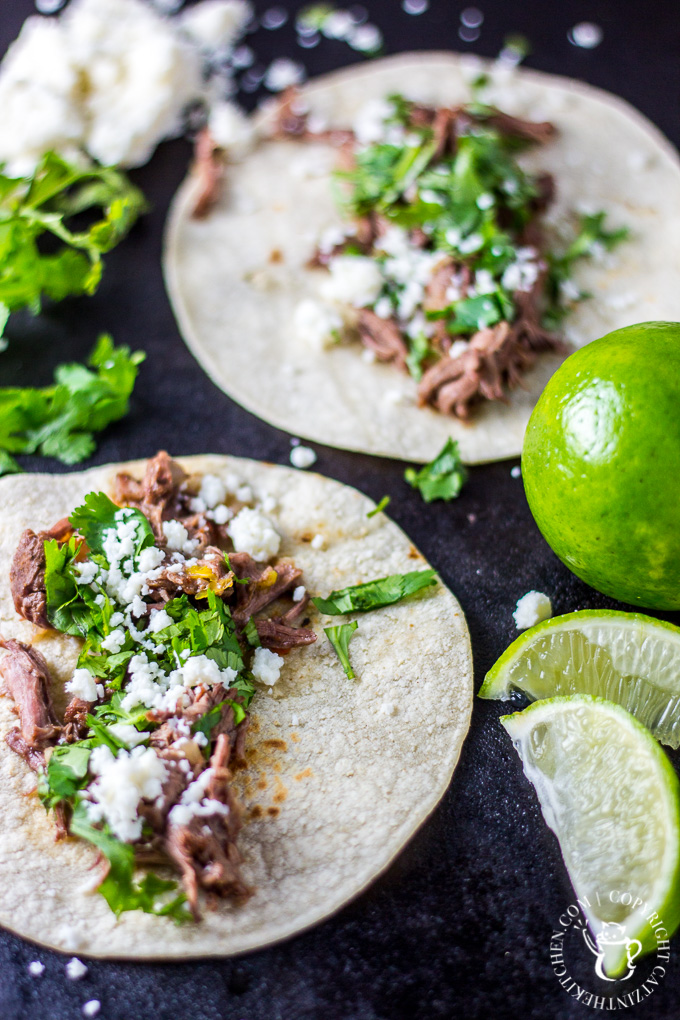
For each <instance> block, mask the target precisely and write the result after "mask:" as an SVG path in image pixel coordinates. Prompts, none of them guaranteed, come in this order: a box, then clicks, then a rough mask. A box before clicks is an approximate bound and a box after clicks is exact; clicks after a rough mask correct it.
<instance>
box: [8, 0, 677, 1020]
mask: <svg viewBox="0 0 680 1020" xmlns="http://www.w3.org/2000/svg"><path fill="white" fill-rule="evenodd" d="M256 6H257V9H258V10H259V11H260V12H262V11H263V10H265V9H266V8H267V6H269V5H268V4H267V3H258V4H257V5H256ZM365 6H366V7H367V8H369V10H370V16H371V18H372V20H374V21H376V22H377V23H378V24H379V25H380V27H381V28H382V30H383V32H384V35H385V41H386V51H387V52H388V53H391V52H397V51H399V50H403V49H409V48H457V47H458V48H461V49H468V50H469V49H473V48H474V49H475V50H476V51H477V52H480V53H483V54H486V55H489V56H493V55H495V54H496V53H497V52H498V50H499V48H500V46H501V44H502V40H503V38H504V36H505V35H506V34H507V33H508V32H517V31H519V32H522V33H524V34H525V35H526V36H528V38H529V39H530V40H531V42H532V45H533V54H532V56H531V57H530V58H529V60H528V61H527V63H528V65H529V66H532V67H536V68H540V69H541V70H544V71H550V72H557V73H562V74H567V75H572V76H575V77H580V78H583V79H585V80H587V81H590V82H592V83H594V84H596V85H599V86H602V87H604V88H608V89H611V90H612V91H614V92H617V93H619V94H620V95H622V96H624V97H625V98H627V99H628V100H630V101H632V102H633V103H635V104H636V105H637V106H638V107H639V108H640V109H641V110H642V111H643V112H644V113H646V114H647V115H648V116H649V117H651V118H652V120H654V121H655V122H656V123H657V124H658V125H659V126H660V127H661V128H662V129H664V130H665V131H666V132H667V133H668V134H669V135H670V137H671V138H672V139H673V140H674V141H675V142H676V143H677V142H678V141H679V140H680V128H679V127H678V124H679V123H680V121H679V120H678V114H679V112H680V110H679V107H680V90H679V89H678V84H679V81H678V78H679V75H678V55H679V53H680V47H679V45H678V44H679V42H680V38H679V36H680V22H678V19H677V8H676V5H675V4H674V3H672V2H668V3H663V2H662V0H655V2H649V0H648V2H647V3H645V4H642V3H638V2H627V3H624V2H623V0H618V2H615V0H590V2H588V3H585V2H583V0H562V2H561V3H559V4H546V3H545V2H539V0H505V2H503V0H480V6H481V8H482V10H483V12H484V14H485V21H484V25H483V27H482V31H481V35H480V38H479V40H478V41H477V42H475V43H474V44H473V45H472V46H470V45H468V46H466V45H464V44H462V43H461V42H460V41H459V39H458V36H457V33H458V27H459V24H460V22H459V15H460V12H461V10H462V8H463V7H464V6H465V5H464V3H458V4H453V3H451V2H450V0H431V5H430V10H429V12H428V13H427V14H425V15H423V16H420V17H412V16H409V15H407V14H406V13H404V12H403V11H402V9H401V5H400V4H399V3H398V0H372V2H369V0H367V2H366V4H365ZM31 11H32V4H31V3H30V2H29V0H3V3H2V11H1V13H0V50H1V49H2V48H4V46H5V45H6V44H7V43H8V42H9V40H10V39H12V38H13V37H14V36H15V35H16V33H17V31H18V29H19V27H20V24H21V22H22V20H23V18H24V17H25V16H26V15H27V14H29V13H31ZM586 19H588V20H592V21H595V22H597V23H599V24H600V25H602V27H603V29H604V41H603V43H602V45H601V46H600V47H599V48H598V49H595V50H592V51H586V50H579V49H576V48H575V47H574V46H572V45H571V44H570V43H569V42H568V40H567V31H568V29H569V28H570V27H571V26H572V25H574V24H575V23H577V22H579V21H581V20H586ZM249 42H251V44H252V45H253V46H254V48H255V50H256V53H257V55H258V59H259V60H261V61H262V62H263V63H266V62H267V61H268V60H269V59H271V57H273V56H275V55H281V54H288V55H291V56H295V57H297V58H298V59H302V60H304V61H305V62H306V64H307V66H308V68H309V69H310V71H311V72H312V73H316V72H320V71H323V70H329V69H331V68H333V67H337V66H342V65H343V64H347V63H350V62H351V61H353V60H356V59H358V58H357V56H356V54H354V53H352V51H351V50H349V49H348V48H347V47H346V46H345V45H344V44H342V43H339V42H326V41H324V42H323V43H322V44H321V45H320V46H319V47H318V48H316V49H313V50H309V51H306V50H301V49H299V48H298V47H297V46H296V43H295V35H294V32H293V29H292V25H291V23H290V22H289V24H288V25H286V26H285V27H284V28H282V29H280V30H278V31H276V32H267V31H264V30H259V31H258V32H257V33H256V34H254V35H252V36H251V37H250V39H249ZM0 125H1V113H0ZM0 129H1V127H0ZM188 153H189V149H188V147H187V145H186V144H185V143H183V142H172V143H169V144H166V145H164V146H162V147H161V149H160V151H159V152H158V153H157V154H156V156H155V157H154V159H153V160H152V162H151V163H150V165H149V166H147V167H144V168H143V169H141V170H139V171H137V172H135V174H134V177H135V179H136V180H137V181H138V183H139V184H140V185H141V186H142V187H143V188H144V190H145V191H146V193H147V194H148V195H149V197H150V198H151V199H152V201H153V211H152V213H151V214H150V215H149V216H147V217H146V218H145V220H144V221H143V222H142V223H141V224H140V225H139V226H138V227H137V228H136V229H135V231H134V233H133V235H132V236H131V237H130V238H129V239H128V240H127V241H126V242H125V244H123V245H122V246H121V247H120V248H119V249H118V250H117V251H115V252H113V253H112V254H111V255H110V256H109V257H108V258H107V270H106V273H105V277H104V282H103V284H102V287H101V289H100V291H99V293H98V294H97V296H96V297H95V298H93V299H82V300H78V301H68V302H64V303H63V304H62V305H60V306H58V307H56V308H54V309H53V310H51V311H50V312H49V314H46V315H45V316H44V317H43V318H42V319H41V320H39V321H35V320H32V321H29V322H24V321H21V320H19V319H17V320H15V321H13V322H12V324H11V329H10V336H11V339H12V343H11V346H10V349H9V351H8V352H7V353H5V354H3V355H2V357H1V358H0V384H2V385H11V384H24V385H27V384H30V385H36V384H44V383H47V382H48V381H49V378H50V375H51V369H52V367H53V366H54V365H55V364H56V363H57V362H59V361H63V360H68V359H76V358H77V359H83V358H84V357H85V356H86V354H87V352H88V350H89V348H90V346H91V345H92V343H93V341H94V339H95V336H96V335H97V333H98V332H99V331H101V330H104V329H106V330H110V331H111V332H112V333H113V335H114V337H115V339H116V340H117V341H118V342H125V343H128V344H131V345H133V346H140V347H142V348H144V349H145V350H146V351H147V352H148V355H149V357H148V360H147V362H146V364H145V365H144V366H143V369H142V372H141V376H140V381H139V386H138V390H137V393H136V396H135V400H134V406H133V410H132V413H131V415H130V416H129V417H128V418H127V419H126V420H125V421H123V422H121V423H119V424H118V425H116V426H114V427H112V428H111V429H109V431H108V432H107V433H106V434H105V435H104V436H103V437H102V438H101V442H100V444H99V448H98V450H97V454H96V457H95V458H93V460H92V462H91V463H105V462H107V461H115V460H119V459H127V458H129V457H144V456H147V455H149V454H152V453H153V452H154V451H155V450H156V449H157V448H158V447H159V446H165V447H167V448H168V449H169V450H171V451H173V452H175V453H178V454H180V453H181V454H189V453H199V452H207V451H210V452H225V453H226V452H229V453H234V454H239V455H246V456H252V457H256V458H262V459H268V460H272V461H277V462H279V463H287V460H288V453H289V450H290V437H289V436H287V435H285V434H283V433H281V432H278V431H277V430H275V429H273V428H271V427H269V426H268V425H266V424H264V423H263V422H260V421H258V420H257V419H255V418H253V417H252V416H251V415H249V414H247V413H246V412H245V411H243V410H242V409H241V408H239V407H237V406H236V405H235V404H234V403H232V401H231V400H229V399H228V398H227V397H226V396H225V395H224V394H222V393H221V392H220V391H219V390H218V389H216V388H215V387H214V386H213V385H212V383H211V382H210V381H209V380H208V379H207V377H206V376H205V375H204V374H203V372H202V371H201V369H200V368H199V367H198V365H197V364H196V363H195V362H194V360H193V358H192V357H191V355H190V354H189V352H188V350H187V349H186V348H185V347H184V344H183V343H182V341H181V339H180V337H179V334H178V332H177V328H176V326H175V323H174V321H173V317H172V314H171V311H170V308H169V305H168V302H167V299H166V297H165V293H164V290H163V283H162V278H161V269H160V250H161V234H162V227H163V219H164V215H165V211H166V209H167V205H168V201H169V199H170V197H171V195H172V193H173V191H174V189H175V187H176V186H177V185H178V184H179V182H180V180H181V178H182V176H183V174H184V171H185V167H186V162H187V158H188ZM318 454H319V460H318V465H317V466H318V469H319V470H320V471H322V472H324V473H326V474H328V475H330V476H332V477H334V478H338V479H340V480H341V481H345V482H350V483H351V484H353V485H356V486H358V487H359V488H360V489H362V490H363V491H365V492H367V493H368V494H370V495H371V496H372V497H374V498H375V499H376V500H377V499H379V498H380V497H381V496H383V495H384V494H385V493H390V494H391V495H392V503H391V506H390V512H391V514H392V516H393V517H394V519H395V520H396V521H398V523H399V524H400V525H402V526H403V527H404V528H405V530H406V531H407V532H408V533H409V534H410V535H411V536H412V538H413V539H414V540H415V541H416V542H417V543H418V544H419V546H420V547H421V549H422V550H423V552H424V554H425V555H426V556H427V557H428V558H429V559H430V560H431V562H432V563H433V564H434V565H435V566H436V567H437V568H438V570H439V571H440V572H441V575H442V577H443V579H444V581H445V582H446V583H448V584H449V585H450V586H451V588H452V589H453V590H454V591H455V592H456V594H457V595H458V597H459V599H460V601H461V602H462V605H463V608H464V610H465V612H466V614H467V618H468V621H469V625H470V631H471V634H472V643H473V649H474V656H475V667H476V683H477V686H478V685H479V683H480V682H481V678H482V677H483V675H484V673H485V671H486V670H487V669H488V667H489V666H490V665H491V664H492V662H493V661H494V660H495V658H496V657H497V656H498V655H499V654H500V652H501V651H502V650H503V649H504V648H505V647H506V645H507V644H508V643H509V642H510V640H511V639H512V638H513V637H514V636H515V632H514V630H513V621H512V617H511V612H512V610H513V608H514V604H515V602H516V600H517V598H518V597H519V596H521V595H522V594H523V593H524V592H525V591H527V590H528V589H530V588H537V589H539V590H542V591H546V592H548V593H549V594H550V595H551V596H552V598H553V604H554V608H555V611H556V612H557V613H561V612H566V611H570V610H574V609H583V608H594V607H600V606H615V605H616V604H615V603H613V602H611V601H610V600H608V599H606V598H604V597H603V596H600V595H598V594H597V593H595V592H593V591H592V590H591V589H589V588H587V587H586V586H585V585H584V584H582V583H580V582H579V581H578V580H576V578H574V577H573V576H572V575H570V574H569V573H568V572H567V570H566V569H565V568H564V567H562V565H561V564H560V563H559V562H558V561H557V559H556V558H555V557H554V556H553V554H552V553H551V551H550V550H549V549H548V547H547V546H546V544H545V543H544V541H543V540H542V538H541V536H540V535H539V533H538V531H537V529H536V527H535V525H534V523H533V521H532V518H531V516H530V514H529V510H528V508H527V505H526V502H525V500H524V496H523V491H522V483H521V480H519V479H514V478H512V477H511V475H510V469H511V467H512V466H513V464H515V463H516V462H514V461H513V462H510V461H507V462H504V463H500V464H495V465H490V466H486V467H479V468H476V469H474V470H473V471H472V473H471V478H470V481H469V484H468V485H467V487H466V488H465V489H464V491H463V494H462V495H461V497H460V499H459V500H458V501H457V502H455V503H454V504H452V505H448V506H447V505H441V504H439V505H436V504H435V505H433V506H430V507H426V506H425V505H424V504H423V503H422V502H420V500H419V498H418V496H417V495H416V494H415V493H413V492H411V491H410V490H409V489H408V488H407V487H406V486H405V484H404V483H403V481H402V472H403V465H402V464H399V463H396V462H390V461H386V460H379V459H376V458H371V457H366V456H359V455H356V454H350V453H344V452H339V451H334V450H331V449H327V448H323V447H319V448H318ZM27 468H28V469H29V470H37V469H49V470H60V467H59V465H55V464H54V463H53V462H41V461H39V460H37V459H34V460H32V461H31V462H30V464H27ZM668 618H669V619H671V618H672V617H670V616H669V617H668ZM676 619H677V617H676ZM503 711H504V709H503V707H502V706H500V705H498V704H489V703H484V702H478V703H476V704H475V708H474V714H473V720H472V727H471V730H470V734H469V737H468V739H467V742H466V744H465V747H464V748H463V754H462V759H461V762H460V765H459V767H458V769H457V771H456V774H455V777H454V780H453V783H452V785H451V788H450V789H449V790H448V792H447V794H446V796H445V797H444V799H443V801H442V803H441V805H440V807H439V808H438V809H437V811H436V812H435V813H434V815H433V817H432V818H431V819H430V820H429V821H428V822H427V824H426V825H424V826H423V828H422V829H421V831H420V832H419V833H418V834H417V835H416V836H415V837H414V839H413V840H412V841H411V843H410V844H409V846H408V847H407V848H406V850H405V851H404V852H403V853H402V854H401V856H400V857H399V859H398V860H397V861H395V863H394V864H393V866H392V867H391V868H390V870H389V871H388V873H387V874H386V875H384V876H383V877H382V878H381V879H379V880H378V881H377V882H376V883H374V885H373V886H372V887H371V888H370V889H369V890H368V891H367V892H366V893H364V894H363V895H362V896H361V897H359V899H358V900H357V901H356V902H354V903H352V904H350V905H349V906H347V907H346V908H345V909H344V910H342V911H341V912H340V913H339V914H338V915H337V916H335V917H334V918H332V919H331V920H329V921H327V922H326V923H325V924H323V925H321V926H319V927H317V928H316V929H314V930H313V931H311V932H308V933H306V934H304V935H301V936H299V937H298V938H294V939H291V940H289V941H288V942H286V943H285V944H283V945H280V946H278V947H276V948H273V949H269V950H265V951H263V952H259V953H253V954H250V955H248V956H246V957H243V958H241V959H237V960H206V961H205V962H199V963H187V964H182V963H180V962H175V963H171V964H166V965H164V964H158V965H147V964H136V965H135V964H130V963H115V962H114V963H103V962H92V963H91V964H90V965H89V973H88V975H87V977H86V978H85V979H84V980H83V981H81V982H79V983H73V982H68V981H66V980H65V976H64V962H65V960H64V958H62V957H61V956H59V955H58V954H56V953H51V952H48V951H46V950H44V949H40V948H36V947H35V946H32V945H30V944H28V943H26V942H24V941H22V940H21V939H19V938H16V937H15V936H13V935H10V934H8V933H6V932H0V1020H29V1018H30V1020H33V1018H35V1020H67V1018H76V1017H79V1016H80V1015H81V1012H80V1010H81V1006H82V1004H83V1003H84V1002H85V1001H86V1000H88V999H92V998H97V999H99V1000H100V1001H101V1003H102V1012H101V1016H102V1017H104V1018H106V1020H142V1018H144V1020H146V1018H153V1020H189V1018H191V1020H302V1018H316V1017H324V1018H327V1020H430V1018H435V1017H444V1018H449V1017H470V1018H472V1017H488V1016H494V1017H496V1018H498V1020H502V1018H509V1020H514V1018H529V1017H531V1018H536V1020H544V1018H547V1017H551V1018H556V1020H558V1018H559V1020H566V1018H572V1017H580V1016H586V1015H587V1013H588V1009H587V1007H586V1006H584V1005H583V1004H581V1003H576V1002H574V1001H573V999H570V998H569V996H568V995H567V993H566V992H565V991H564V990H563V989H562V988H561V987H560V986H559V984H558V982H557V979H556V977H555V976H554V974H553V972H552V970H551V968H550V963H549V940H550V933H551V931H552V928H553V926H554V925H556V924H557V922H558V918H559V916H560V914H561V912H562V911H564V909H565V908H566V906H567V905H568V904H569V903H571V902H572V900H573V894H572V892H571V889H570V886H569V883H568V880H567V877H566V874H565V871H564V867H563V865H562V862H561V859H560V854H559V849H558V846H557V843H556V841H555V839H554V837H553V836H552V834H551V833H550V832H549V831H548V829H547V828H546V826H545V825H544V823H543V821H542V818H541V815H540V811H539V808H538V805H537V802H536V799H535V796H534V794H533V791H532V789H531V788H530V786H529V784H528V783H527V782H526V780H525V779H524V778H523V776H522V772H521V768H520V764H519V761H518V759H517V757H516V755H515V754H514V752H513V751H512V749H511V747H510V745H509V741H508V739H507V737H506V736H505V734H504V732H503V730H502V729H501V727H500V726H499V724H498V722H497V717H498V716H499V715H500V714H502V712H503ZM679 947H680V943H678V942H677V941H676V943H675V944H674V950H675V952H674V953H673V954H672V956H671V962H670V964H669V965H668V974H667V976H666V979H665V981H664V983H663V984H662V986H661V988H660V989H659V990H657V991H656V992H655V994H654V995H653V997H652V998H651V999H650V1000H649V1001H648V1002H646V1003H645V1004H644V1005H638V1006H633V1007H632V1008H630V1009H629V1014H634V1015H636V1016H637V1015H640V1016H643V1015H644V1017H646V1018H648V1020H651V1018H657V1020H662V1018H671V1017H677V1015H678V1008H677V1005H676V1003H677V1000H678V995H679V994H680V966H679V964H678V958H680V948H679ZM35 959H39V960H42V961H43V962H44V963H45V964H46V971H45V974H44V975H43V977H42V978H31V977H29V975H28V973H27V970H26V967H27V964H28V963H29V962H30V961H31V960H35ZM571 959H572V971H573V973H574V974H575V975H576V976H577V977H579V976H580V978H581V980H582V981H583V982H584V983H585V984H587V986H588V987H589V988H590V989H591V990H594V991H596V992H597V994H600V995H602V994H605V993H606V994H611V986H608V987H606V988H605V986H604V985H602V984H601V983H600V987H599V988H595V985H596V984H597V982H596V981H595V979H594V977H593V969H592V968H593V957H592V956H590V957H589V954H588V953H586V951H585V950H584V949H580V950H579V948H578V945H576V943H574V946H573V947H572V957H571ZM638 973H642V968H640V971H638ZM635 980H637V975H636V979H635ZM629 983H630V982H629ZM617 991H618V992H619V994H620V991H621V986H617Z"/></svg>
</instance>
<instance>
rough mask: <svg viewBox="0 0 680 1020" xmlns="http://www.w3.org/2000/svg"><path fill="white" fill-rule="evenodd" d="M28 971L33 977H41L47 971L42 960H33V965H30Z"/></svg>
mask: <svg viewBox="0 0 680 1020" xmlns="http://www.w3.org/2000/svg"><path fill="white" fill-rule="evenodd" d="M27 970H28V973H29V974H30V975H31V977H40V975H41V974H42V973H43V972H44V970H45V964H44V963H41V962H40V960H33V962H32V963H29V965H28V967H27Z"/></svg>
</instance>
